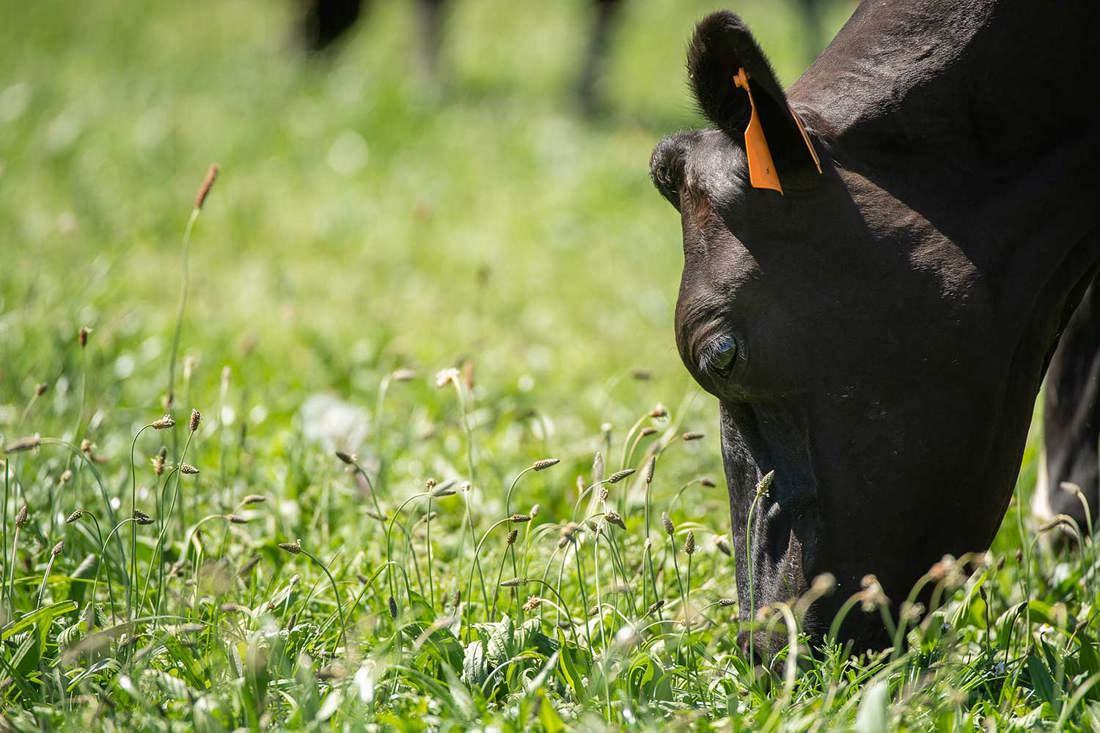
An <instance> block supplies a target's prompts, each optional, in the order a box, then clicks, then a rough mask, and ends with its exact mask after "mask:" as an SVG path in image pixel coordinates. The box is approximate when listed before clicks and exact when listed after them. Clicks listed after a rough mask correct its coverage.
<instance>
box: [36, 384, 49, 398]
mask: <svg viewBox="0 0 1100 733" xmlns="http://www.w3.org/2000/svg"><path fill="white" fill-rule="evenodd" d="M49 390H50V385H48V384H46V383H45V382H39V383H38V384H36V385H34V396H35V397H41V396H42V395H44V394H46V393H47V392H48V391H49Z"/></svg>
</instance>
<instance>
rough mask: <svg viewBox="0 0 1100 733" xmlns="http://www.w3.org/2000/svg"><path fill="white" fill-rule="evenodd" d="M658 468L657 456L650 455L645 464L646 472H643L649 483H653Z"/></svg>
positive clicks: (643, 476)
mask: <svg viewBox="0 0 1100 733" xmlns="http://www.w3.org/2000/svg"><path fill="white" fill-rule="evenodd" d="M656 470H657V456H650V457H649V460H648V461H646V464H645V472H644V473H643V474H642V478H643V479H645V482H646V483H647V484H651V483H653V472H654V471H656Z"/></svg>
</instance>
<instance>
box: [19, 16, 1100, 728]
mask: <svg viewBox="0 0 1100 733" xmlns="http://www.w3.org/2000/svg"><path fill="white" fill-rule="evenodd" d="M289 5H290V4H289V3H274V2H259V1H258V0H250V1H247V2H246V1H244V0H241V1H240V2H231V3H229V2H212V1H210V0H204V1H203V2H199V3H172V2H164V1H162V0H158V1H157V2H149V3H141V4H140V7H139V6H138V5H135V4H134V3H128V2H122V1H121V0H97V2H94V3H82V4H79V5H77V4H72V3H63V2H60V1H58V0H40V1H38V2H34V3H16V2H13V1H12V0H4V2H3V3H0V6H2V11H3V12H2V13H0V15H2V17H4V18H5V19H6V20H5V22H4V23H2V24H0V69H2V70H3V71H2V72H0V224H2V228H0V237H2V240H0V435H2V440H0V445H2V446H3V447H4V448H5V452H4V454H3V456H2V458H3V461H4V468H5V470H4V474H3V477H2V483H3V486H2V487H0V490H2V492H3V496H2V498H3V507H2V508H3V511H2V514H0V524H2V534H0V542H2V545H0V556H2V560H0V568H2V570H3V572H2V573H0V581H2V582H0V586H2V588H3V591H2V593H0V661H2V665H3V666H2V668H0V706H2V708H3V714H2V717H0V729H2V730H27V731H29V730H49V729H53V730H65V729H84V730H88V729H95V730H99V729H103V730H137V729H146V730H190V729H194V730H204V731H207V730H208V731H219V730H233V729H243V728H247V729H253V730H256V729H261V728H264V729H267V728H277V729H295V730H299V729H300V730H306V729H310V730H320V729H346V730H383V729H385V730H390V729H392V730H424V729H440V730H467V729H474V728H481V729H483V730H525V731H543V730H545V731H551V732H552V731H558V730H562V729H565V728H573V729H578V730H595V729H600V728H602V727H609V728H623V729H625V728H630V729H665V730H668V729H669V728H673V729H695V730H709V729H717V730H731V729H733V730H753V731H760V730H792V731H807V730H832V729H851V728H854V729H856V730H859V731H882V730H887V729H901V730H929V729H937V730H987V729H988V730H994V729H995V730H1033V729H1036V728H1048V729H1049V728H1056V727H1062V728H1067V729H1073V730H1096V729H1098V728H1100V702H1098V700H1100V685H1096V682H1097V680H1098V679H1100V677H1098V673H1100V654H1098V651H1097V646H1096V643H1097V630H1096V623H1095V621H1096V611H1095V604H1096V598H1097V595H1096V594H1097V590H1098V589H1100V580H1098V579H1097V577H1096V572H1095V568H1096V562H1095V561H1096V557H1097V554H1096V548H1095V546H1094V545H1093V544H1092V542H1091V541H1087V540H1086V541H1085V543H1084V547H1083V548H1080V549H1079V550H1078V549H1076V546H1074V548H1075V549H1073V550H1072V551H1070V552H1067V553H1065V554H1063V555H1060V556H1056V555H1053V554H1051V553H1050V552H1049V551H1048V550H1046V549H1045V548H1044V547H1042V546H1041V545H1039V544H1037V543H1036V542H1035V537H1036V536H1037V529H1038V527H1037V525H1036V523H1035V522H1034V521H1033V520H1032V519H1031V518H1030V517H1029V516H1028V515H1027V514H1026V513H1022V514H1021V513H1020V512H1018V511H1017V508H1018V507H1019V506H1021V505H1022V504H1023V503H1025V502H1026V495H1027V493H1028V492H1029V491H1030V487H1031V486H1032V484H1033V483H1034V475H1035V462H1034V461H1035V459H1034V450H1033V448H1032V449H1029V451H1028V454H1027V457H1026V462H1025V466H1024V470H1023V473H1022V477H1021V480H1020V490H1019V492H1018V496H1017V499H1018V500H1019V501H1017V502H1016V503H1015V504H1014V505H1013V508H1012V509H1011V510H1010V512H1009V514H1008V516H1007V517H1006V520H1005V523H1004V528H1003V530H1002V532H1001V534H1000V536H999V537H998V538H997V541H996V543H995V545H994V548H993V550H992V553H991V555H990V557H989V558H988V562H987V564H986V565H985V566H984V567H982V568H981V569H979V570H978V571H977V572H976V573H975V574H974V575H973V576H971V577H970V578H969V579H968V580H967V579H964V578H962V577H960V576H959V575H958V574H956V573H954V572H952V571H950V568H947V566H944V569H945V570H947V571H948V572H946V574H945V576H944V577H943V578H942V584H943V586H944V588H943V592H944V594H945V597H947V599H948V600H947V602H946V604H945V605H944V607H943V608H942V609H941V610H939V611H937V612H935V613H934V614H932V615H930V616H928V617H926V618H925V620H924V621H923V622H921V624H920V625H919V626H916V627H915V628H910V626H911V624H909V623H908V621H907V620H904V621H903V622H902V626H901V627H900V628H899V631H898V636H899V638H900V636H901V635H903V634H904V635H908V637H909V639H910V641H911V644H910V646H909V648H908V649H909V650H908V651H906V652H904V653H901V652H887V653H885V654H883V655H878V656H874V657H870V658H867V657H864V658H850V657H849V656H848V655H846V654H845V653H844V652H843V650H842V649H838V648H832V647H831V648H828V649H826V650H824V651H823V652H821V653H820V654H819V655H818V656H816V657H815V658H813V659H810V658H804V659H802V660H801V661H800V662H799V664H798V665H795V664H794V662H795V661H796V657H795V655H793V654H791V653H790V652H791V651H794V650H797V651H798V654H799V655H801V656H802V657H805V653H806V646H805V644H804V643H803V640H801V639H799V638H797V637H794V638H793V641H794V642H795V643H794V645H793V646H790V647H789V648H788V650H787V651H786V652H784V653H781V654H780V655H779V656H778V657H777V658H776V659H775V660H774V662H775V664H774V669H771V670H767V671H765V670H763V669H759V668H758V669H756V670H753V669H751V668H750V667H749V666H748V665H747V664H746V663H745V662H744V660H743V659H742V657H741V656H740V654H739V652H738V651H737V648H736V645H735V643H734V639H735V636H736V634H737V632H738V630H739V629H738V625H737V621H736V611H737V608H736V598H735V594H734V583H733V578H734V570H733V561H732V559H731V558H730V557H728V556H727V555H726V554H724V553H723V552H722V551H721V549H722V548H721V547H720V541H719V539H718V538H721V537H725V536H726V535H727V534H728V532H729V529H730V527H729V518H728V513H727V508H726V507H727V504H726V498H725V496H724V493H725V492H724V488H722V479H721V476H720V462H719V450H718V441H717V436H716V434H715V427H716V406H715V404H714V402H713V400H711V399H710V398H708V397H707V396H706V395H705V394H702V393H701V392H700V391H699V390H698V389H697V388H696V387H694V386H693V385H692V383H691V382H690V380H689V378H688V377H687V375H686V373H685V372H684V370H683V368H682V366H681V365H680V363H679V360H678V357H677V355H676V353H675V350H674V348H673V337H672V329H671V320H672V307H673V303H674V300H675V294H676V288H677V279H678V275H679V270H680V249H679V248H680V233H679V226H678V220H677V217H676V215H675V213H674V212H673V211H672V209H671V208H669V207H668V205H667V204H665V203H664V202H663V201H662V200H661V199H660V197H659V196H658V195H657V194H656V193H655V192H654V191H653V190H652V189H651V187H650V184H649V181H648V178H647V161H648V155H649V151H650V149H651V148H652V146H653V144H654V143H655V142H656V140H657V139H658V138H659V137H660V136H661V135H662V134H664V133H666V132H670V131H672V130H674V129H677V128H679V127H687V126H691V125H697V124H699V120H698V118H697V117H696V116H695V114H694V113H693V111H692V104H691V102H690V101H689V99H688V97H687V94H686V84H685V81H684V76H683V71H682V68H683V62H682V56H683V48H684V45H685V43H686V40H687V37H688V34H689V33H690V29H691V24H692V22H693V21H694V20H695V19H697V18H698V17H700V16H701V15H702V14H703V13H704V12H705V11H706V10H709V9H711V6H712V4H711V3H707V2H699V1H696V0H692V1H691V2H664V1H661V0H635V1H632V3H631V4H630V7H629V8H628V10H627V12H626V19H625V22H624V26H623V28H622V29H621V32H620V33H619V35H618V38H617V41H616V45H615V50H614V54H613V60H612V64H611V68H610V76H609V79H608V90H609V94H610V99H611V104H612V108H613V109H614V112H613V113H612V114H611V115H610V116H608V117H606V118H604V119H602V120H600V121H598V122H597V123H595V124H589V123H586V122H584V121H582V120H581V119H579V118H578V116H577V115H576V114H575V113H574V110H573V107H572V104H571V97H570V91H571V84H572V81H573V79H574V77H575V74H576V68H575V66H576V62H577V59H579V57H580V50H581V32H580V29H581V28H583V25H584V14H585V7H586V3H584V2H582V1H581V0H572V1H571V2H565V3H554V4H549V3H513V2H507V0H464V1H463V2H461V3H458V4H457V8H456V11H455V17H454V18H453V22H452V24H451V26H450V29H449V38H448V43H447V48H446V51H445V57H446V59H447V63H446V69H447V72H448V83H447V84H446V85H445V86H444V88H442V89H432V88H431V85H429V84H427V83H425V80H424V79H423V78H421V77H420V76H419V75H418V74H417V72H416V67H415V65H414V64H412V63H411V59H412V56H413V53H412V51H411V48H412V46H413V42H412V38H413V35H412V14H411V8H410V7H409V4H407V3H399V2H387V3H375V5H376V7H375V9H374V12H373V14H372V17H371V18H370V22H369V23H368V24H366V25H364V26H363V27H361V28H360V29H359V30H358V31H357V32H356V33H355V34H354V37H353V38H351V39H350V40H349V42H348V43H347V45H346V47H345V49H344V53H343V54H342V55H340V56H339V57H338V58H336V59H333V60H332V61H331V62H325V63H318V64H312V65H307V64H303V63H301V62H300V60H299V59H297V58H296V57H295V56H294V55H293V54H292V53H289V52H288V37H287V27H288V23H289V17H290V16H289ZM738 5H739V7H738V8H737V9H738V10H739V11H740V12H742V13H743V15H744V16H745V17H746V19H747V20H748V21H749V23H750V25H751V26H752V27H753V28H754V30H755V31H756V33H757V35H758V37H759V38H760V40H761V43H762V45H763V46H764V48H765V49H766V50H768V51H769V52H770V54H771V55H772V58H773V61H774V62H775V63H776V66H777V69H778V71H779V73H780V75H781V76H782V77H783V79H784V80H785V81H787V82H789V81H791V80H793V78H794V77H795V76H796V75H797V73H798V71H799V69H800V68H801V66H802V65H803V63H804V61H803V59H801V57H800V51H799V49H800V47H801V46H800V44H801V38H800V36H799V34H798V32H797V31H792V30H791V29H792V28H797V19H796V17H795V15H794V14H793V11H792V9H791V8H789V7H788V6H786V5H777V4H774V3H770V2H763V1H762V0H754V1H752V2H744V3H739V4H738ZM845 12H846V9H845V7H843V6H838V7H836V8H835V9H834V12H833V13H832V15H831V17H830V25H831V26H833V27H836V26H838V25H839V23H840V22H841V21H842V20H843V17H844V14H845ZM211 162H217V163H219V164H220V165H221V171H222V172H221V176H220V177H219V178H218V180H217V182H216V184H215V186H214V188H213V190H212V192H211V194H210V197H209V199H208V201H207V203H206V206H205V208H204V210H203V211H202V213H201V216H200V217H199V218H198V220H197V222H196V223H195V226H194V229H193V232H192V237H191V240H190V245H189V248H188V250H187V254H188V257H187V264H186V270H185V269H184V264H183V263H184V250H183V248H182V246H181V235H182V233H183V231H184V228H185V226H186V224H187V221H188V216H189V213H190V211H191V202H192V200H193V196H194V191H195V189H196V187H197V185H198V183H199V181H200V180H201V179H202V176H203V174H204V173H205V171H206V168H207V165H208V164H209V163H211ZM185 273H186V276H185ZM185 281H186V282H187V283H188V292H187V300H186V307H185V309H184V315H183V319H182V329H181V331H180V340H179V348H178V354H177V355H176V358H175V359H174V360H173V358H172V353H173V350H174V348H173V347H174V343H175V339H174V333H175V328H176V319H177V312H178V307H179V304H180V294H181V288H182V285H183V283H184V282H185ZM82 327H88V328H90V329H91V331H90V334H89V335H88V339H87V344H86V346H83V347H82V346H81V344H80V343H79V337H78V333H79V330H80V329H81V328H82ZM170 375H171V378H172V379H173V381H174V386H175V397H176V399H175V405H174V407H173V414H174V415H175V419H176V425H175V426H174V427H172V428H166V429H163V430H158V429H156V428H153V427H149V426H150V425H151V424H152V423H153V422H154V421H156V420H157V419H158V418H160V417H161V415H162V414H163V413H164V406H163V404H164V403H163V400H164V398H165V396H166V394H167V392H168V390H169V379H170ZM40 384H41V385H44V387H43V388H42V389H44V391H43V392H41V394H38V392H39V387H38V385H40ZM658 405H663V406H665V407H664V408H658V407H656V406H658ZM192 409H197V410H198V411H200V412H201V420H200V421H199V424H198V425H197V428H196V429H195V430H194V431H192V430H191V429H190V427H191V426H190V425H189V415H190V413H191V410H192ZM695 432H701V433H703V436H702V437H701V438H699V439H692V440H685V439H684V435H685V433H695ZM36 436H37V437H36ZM689 437H691V438H695V437H697V436H694V435H690V436H689ZM85 440H86V441H88V443H87V444H85V445H84V446H83V447H82V445H81V444H82V441H85ZM1032 443H1033V444H1034V439H1033V441H1032ZM338 449H343V450H345V451H348V452H351V453H354V454H355V455H356V456H357V459H358V464H357V466H356V465H349V464H347V463H345V462H344V461H342V460H340V459H339V458H338V457H337V456H336V455H335V453H334V451H336V450H338ZM162 450H163V451H165V452H164V454H163V455H164V458H163V470H162V471H160V472H159V473H158V471H157V465H156V461H157V456H158V452H160V451H162ZM597 455H599V456H600V458H596V456H597ZM654 455H655V456H657V460H656V465H655V470H653V472H652V482H651V483H647V482H646V480H645V479H646V473H647V472H646V471H645V470H644V467H645V465H646V463H647V459H648V457H649V456H654ZM547 458H555V459H559V460H560V462H559V463H557V464H556V465H552V466H548V467H543V466H544V464H537V465H538V466H539V467H540V468H541V469H542V470H527V471H525V469H527V468H528V467H531V466H533V465H536V462H537V461H540V460H542V459H547ZM184 464H187V465H188V466H191V467H194V468H195V469H197V471H198V473H190V472H188V473H183V472H182V471H181V470H180V468H181V467H182V466H183V465H184ZM629 468H635V469H639V470H638V471H637V472H636V473H634V474H633V475H631V476H629V477H627V478H624V479H622V480H619V481H617V482H615V483H604V484H602V486H603V487H604V488H606V489H607V494H606V497H604V496H603V495H602V492H601V491H600V487H599V486H597V487H596V488H594V489H591V490H589V491H588V492H586V493H585V492H583V491H582V489H583V487H586V486H589V485H590V484H592V483H593V481H598V480H599V479H600V478H601V477H602V478H604V479H607V478H608V477H610V476H611V475H612V474H615V473H616V472H618V471H620V470H623V469H629ZM188 470H190V469H188ZM711 481H714V482H717V484H718V485H717V486H713V485H708V484H709V483H710V482H711ZM513 484H514V490H513V491H512V493H511V495H510V498H509V496H508V492H509V487H510V486H512V485H513ZM884 490H888V487H887V486H886V485H884ZM535 506H537V507H538V509H537V512H536V510H535V509H534V507H535ZM24 507H25V510H24ZM139 512H140V513H139ZM607 512H614V514H608V513H607ZM666 512H667V515H668V517H669V519H670V521H671V523H672V524H671V528H672V530H673V533H672V535H671V536H670V535H668V534H666V532H665V525H664V524H663V522H662V521H661V517H662V514H663V513H666ZM513 513H514V514H517V515H525V516H527V517H530V521H524V516H519V517H517V518H516V519H517V521H510V519H509V517H510V516H511V515H512V514H513ZM616 516H617V517H619V518H621V522H622V526H619V524H618V522H617V521H615V519H616ZM609 519H610V520H611V521H609ZM587 520H591V521H587ZM573 521H576V522H578V524H571V522H573ZM512 531H515V534H510V533H511V532H512ZM647 537H648V540H647ZM482 540H483V541H482ZM299 541H300V544H298V543H299ZM689 544H690V545H692V549H693V552H690V553H689V552H687V551H686V550H687V549H688V548H687V547H686V546H687V545H689ZM475 547H477V548H478V549H477V552H475ZM895 600H901V599H895ZM456 601H457V602H456ZM898 610H899V608H898V606H894V607H893V608H892V610H891V611H890V612H889V615H890V619H889V621H890V623H892V624H895V625H897V624H898ZM780 611H781V609H777V610H776V613H779V612H780ZM852 612H853V613H862V612H864V611H863V610H862V608H861V607H860V606H858V605H857V606H856V607H855V608H854V609H853V611H852ZM873 612H879V611H877V610H875V611H873ZM781 618H782V617H781V616H776V615H775V614H773V615H771V616H769V617H767V618H765V619H763V620H762V623H766V624H774V623H780V619H781ZM585 619H587V623H585Z"/></svg>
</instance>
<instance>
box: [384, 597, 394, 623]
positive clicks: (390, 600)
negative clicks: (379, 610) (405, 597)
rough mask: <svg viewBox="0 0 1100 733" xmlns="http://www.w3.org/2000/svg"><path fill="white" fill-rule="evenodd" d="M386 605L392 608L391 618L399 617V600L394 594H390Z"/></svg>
mask: <svg viewBox="0 0 1100 733" xmlns="http://www.w3.org/2000/svg"><path fill="white" fill-rule="evenodd" d="M386 605H387V606H388V607H389V609H390V618H392V619H394V620H396V619H397V600H396V599H395V598H394V597H393V596H390V597H389V598H388V599H386Z"/></svg>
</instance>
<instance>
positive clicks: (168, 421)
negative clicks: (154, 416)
mask: <svg viewBox="0 0 1100 733" xmlns="http://www.w3.org/2000/svg"><path fill="white" fill-rule="evenodd" d="M150 425H151V426H152V428H153V430H167V429H168V428H172V427H175V425H176V419H175V418H174V417H172V416H171V415H169V414H167V413H165V415H164V417H162V418H160V419H159V420H154V421H153V422H152V423H150Z"/></svg>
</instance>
